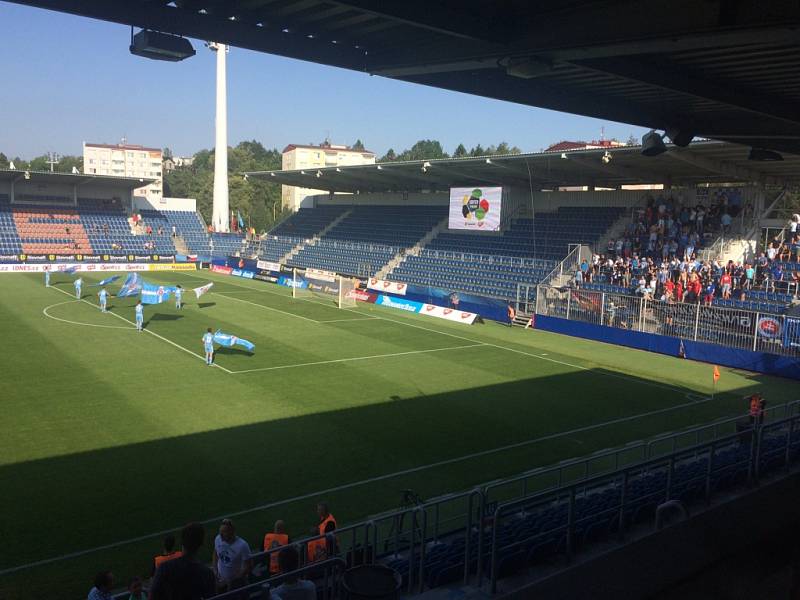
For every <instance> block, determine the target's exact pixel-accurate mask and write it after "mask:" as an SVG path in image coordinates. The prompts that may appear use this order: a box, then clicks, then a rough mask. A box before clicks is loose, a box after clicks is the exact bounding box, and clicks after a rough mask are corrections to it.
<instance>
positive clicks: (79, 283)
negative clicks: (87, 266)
mask: <svg viewBox="0 0 800 600" xmlns="http://www.w3.org/2000/svg"><path fill="white" fill-rule="evenodd" d="M82 285H83V279H82V278H81V277H78V278H77V279H76V280H75V297H76V298H77V299H78V300H80V299H81V286H82Z"/></svg>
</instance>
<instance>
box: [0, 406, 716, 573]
mask: <svg viewBox="0 0 800 600" xmlns="http://www.w3.org/2000/svg"><path fill="white" fill-rule="evenodd" d="M710 401H711V398H705V399H704V400H701V401H700V402H685V403H683V404H677V405H675V406H670V407H667V408H660V409H658V410H652V411H648V412H644V413H638V414H634V415H629V416H627V417H619V418H617V419H612V420H610V421H604V422H602V423H594V424H592V425H586V426H584V427H577V428H575V429H570V430H568V431H560V432H557V433H551V434H549V435H545V436H542V437H538V438H533V439H530V440H524V441H521V442H516V443H514V444H507V445H505V446H499V447H497V448H491V449H489V450H482V451H479V452H473V453H471V454H465V455H464V456H458V457H455V458H449V459H446V460H440V461H437V462H433V463H430V464H427V465H420V466H418V467H411V468H409V469H403V470H402V471H396V472H394V473H387V474H385V475H378V476H377V477H370V478H368V479H362V480H360V481H354V482H350V483H344V484H342V485H337V486H334V487H330V488H327V489H325V490H318V491H315V492H309V493H306V494H301V495H299V496H295V497H293V498H286V499H284V500H277V501H275V502H270V503H267V504H262V505H260V506H254V507H252V508H246V509H244V510H239V511H235V512H230V513H225V514H224V515H219V516H214V517H210V518H207V519H204V520H202V521H200V523H202V524H203V525H208V524H210V523H215V522H218V521H220V520H222V519H224V518H231V517H240V516H242V515H247V514H250V513H254V512H259V511H262V510H267V509H272V508H276V507H279V506H283V505H285V504H291V503H293V502H299V501H301V500H308V499H310V498H319V497H324V496H326V495H328V494H332V493H335V492H341V491H344V490H348V489H353V488H357V487H361V486H363V485H368V484H370V483H377V482H379V481H386V480H387V479H394V478H395V477H402V476H403V475H410V474H412V473H419V472H421V471H427V470H430V469H435V468H438V467H444V466H447V465H452V464H456V463H460V462H465V461H468V460H472V459H475V458H482V457H484V456H491V455H492V454H499V453H501V452H506V451H508V450H515V449H517V448H523V447H525V446H531V445H534V444H538V443H541V442H547V441H551V440H556V439H559V438H570V437H571V436H573V435H575V434H578V433H585V432H587V431H594V430H596V429H601V428H603V427H608V426H610V425H618V424H620V423H627V422H630V421H635V420H638V419H644V418H646V417H651V416H655V415H659V414H664V413H667V412H671V411H674V410H681V409H684V408H688V407H690V406H696V405H697V404H699V403H702V402H710ZM572 441H573V442H574V441H576V440H572ZM180 528H181V526H180V525H179V526H175V527H170V528H169V529H164V530H162V531H156V532H153V533H148V534H146V535H140V536H138V537H134V538H129V539H127V540H122V541H119V542H112V543H110V544H104V545H102V546H96V547H94V548H88V549H86V550H78V551H76V552H70V553H69V554H62V555H61V556H54V557H52V558H46V559H42V560H38V561H35V562H31V563H27V564H24V565H17V566H15V567H8V568H6V569H2V570H0V576H2V575H7V574H9V573H15V572H18V571H24V570H26V569H31V568H34V567H41V566H44V565H48V564H53V563H56V562H61V561H64V560H70V559H73V558H79V557H81V556H86V555H88V554H93V553H95V552H101V551H103V550H110V549H112V548H118V547H120V546H126V545H128V544H135V543H137V542H142V541H145V540H150V539H153V538H157V537H161V536H164V535H166V534H168V533H174V532H175V531H178V530H179V529H180Z"/></svg>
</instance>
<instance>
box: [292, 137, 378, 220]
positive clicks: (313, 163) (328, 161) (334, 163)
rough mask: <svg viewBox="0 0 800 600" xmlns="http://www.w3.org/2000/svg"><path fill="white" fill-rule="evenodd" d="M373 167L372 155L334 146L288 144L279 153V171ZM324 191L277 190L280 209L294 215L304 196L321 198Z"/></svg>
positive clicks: (294, 188)
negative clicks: (352, 166)
mask: <svg viewBox="0 0 800 600" xmlns="http://www.w3.org/2000/svg"><path fill="white" fill-rule="evenodd" d="M372 164H375V153H374V152H370V151H369V150H353V149H352V148H350V147H348V146H337V145H334V144H331V143H329V142H324V143H322V144H320V145H319V146H313V145H308V146H305V145H302V144H289V145H288V146H286V148H284V149H283V153H282V164H281V168H282V169H284V170H289V169H319V168H322V167H342V166H347V165H372ZM324 193H325V191H324V190H312V189H309V188H301V187H296V186H293V185H284V186H281V205H282V206H283V208H284V209H287V208H288V209H291V210H293V211H296V210H297V209H299V208H300V205H301V204H302V202H303V200H305V198H306V196H314V195H316V194H324Z"/></svg>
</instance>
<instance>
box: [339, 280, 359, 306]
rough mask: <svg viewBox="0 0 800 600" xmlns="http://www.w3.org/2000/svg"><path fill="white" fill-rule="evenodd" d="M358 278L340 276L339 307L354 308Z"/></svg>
mask: <svg viewBox="0 0 800 600" xmlns="http://www.w3.org/2000/svg"><path fill="white" fill-rule="evenodd" d="M355 289H356V280H354V279H351V278H350V277H343V276H341V275H340V276H339V308H354V307H355V305H356V297H355V295H354V293H353V292H354V291H355Z"/></svg>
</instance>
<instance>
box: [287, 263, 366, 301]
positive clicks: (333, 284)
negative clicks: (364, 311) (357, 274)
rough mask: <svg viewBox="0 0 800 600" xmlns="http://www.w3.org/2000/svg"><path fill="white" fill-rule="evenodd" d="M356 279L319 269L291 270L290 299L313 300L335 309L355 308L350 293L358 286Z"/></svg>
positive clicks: (353, 299) (296, 268)
mask: <svg viewBox="0 0 800 600" xmlns="http://www.w3.org/2000/svg"><path fill="white" fill-rule="evenodd" d="M357 281H358V280H357V279H352V278H350V277H346V276H344V275H339V274H337V273H333V272H331V271H323V270H321V269H311V268H307V269H304V268H298V267H294V268H293V269H292V298H296V299H301V300H302V299H309V300H310V299H314V300H316V301H317V302H320V303H324V304H328V303H331V304H334V305H335V306H336V307H337V308H352V307H354V306H356V299H355V295H354V294H353V293H352V292H353V291H354V290H355V289H356V287H357V286H358V283H357Z"/></svg>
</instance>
